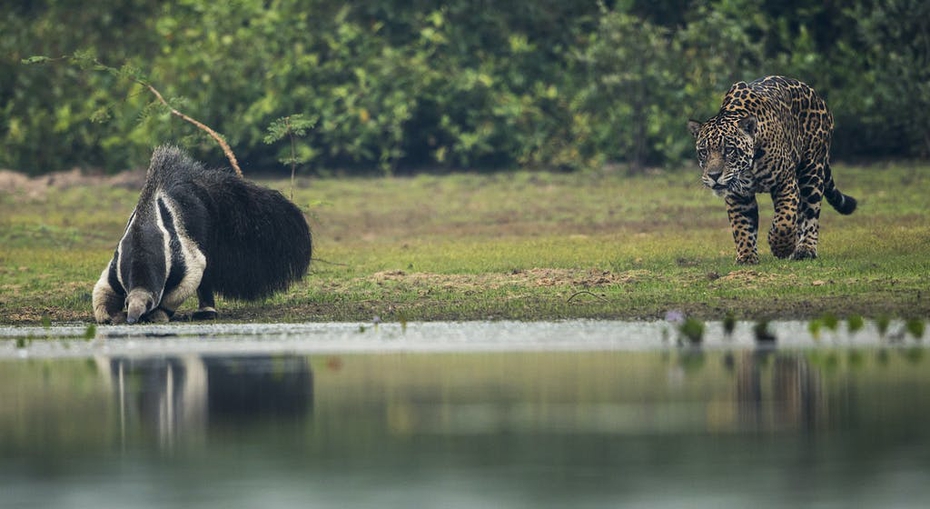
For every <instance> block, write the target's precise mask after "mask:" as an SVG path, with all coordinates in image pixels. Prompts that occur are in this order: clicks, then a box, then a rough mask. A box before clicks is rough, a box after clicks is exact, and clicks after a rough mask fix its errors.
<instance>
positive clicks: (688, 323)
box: [678, 316, 704, 345]
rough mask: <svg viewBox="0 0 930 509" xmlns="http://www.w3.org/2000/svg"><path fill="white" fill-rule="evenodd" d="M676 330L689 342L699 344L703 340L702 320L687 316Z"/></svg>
mask: <svg viewBox="0 0 930 509" xmlns="http://www.w3.org/2000/svg"><path fill="white" fill-rule="evenodd" d="M678 332H679V333H680V334H681V337H683V338H685V339H687V340H688V342H689V343H690V344H692V345H700V344H701V342H703V341H704V322H702V321H700V320H698V319H697V318H692V317H690V316H689V317H688V318H685V320H684V321H683V322H682V323H681V325H679V326H678Z"/></svg>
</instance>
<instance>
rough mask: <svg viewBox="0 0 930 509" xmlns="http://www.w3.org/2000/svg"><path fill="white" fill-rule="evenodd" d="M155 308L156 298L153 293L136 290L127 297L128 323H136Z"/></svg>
mask: <svg viewBox="0 0 930 509" xmlns="http://www.w3.org/2000/svg"><path fill="white" fill-rule="evenodd" d="M154 307H155V296H154V295H152V292H150V291H148V290H144V289H141V288H135V289H133V290H131V291H130V292H129V295H128V296H126V323H130V324H132V323H136V322H138V321H139V319H140V318H142V316H144V315H145V314H146V313H148V312H149V311H151V310H152V308H154Z"/></svg>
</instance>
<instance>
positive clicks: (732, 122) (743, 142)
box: [688, 114, 757, 196]
mask: <svg viewBox="0 0 930 509" xmlns="http://www.w3.org/2000/svg"><path fill="white" fill-rule="evenodd" d="M756 127H757V123H756V118H755V117H753V116H751V115H748V116H747V115H742V116H736V115H732V114H720V115H717V116H715V117H713V118H711V119H710V120H708V121H707V122H703V123H702V122H698V121H697V120H689V121H688V129H689V130H690V131H691V135H692V136H694V140H695V145H694V146H695V149H696V150H697V159H698V164H700V165H701V170H702V172H703V174H702V175H701V182H703V183H704V185H705V186H707V187H708V188H710V189H713V190H714V192H715V193H716V194H717V195H719V196H722V195H723V194H725V193H726V192H727V191H732V192H734V193H737V194H744V192H745V191H746V190H747V189H748V188H749V187H751V186H752V180H753V179H752V164H753V156H754V155H755V135H756Z"/></svg>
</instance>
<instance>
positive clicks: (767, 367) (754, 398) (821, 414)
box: [736, 349, 830, 431]
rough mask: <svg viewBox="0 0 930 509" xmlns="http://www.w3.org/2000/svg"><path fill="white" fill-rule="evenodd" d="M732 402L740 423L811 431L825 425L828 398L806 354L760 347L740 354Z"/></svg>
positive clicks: (827, 413) (757, 427) (772, 428)
mask: <svg viewBox="0 0 930 509" xmlns="http://www.w3.org/2000/svg"><path fill="white" fill-rule="evenodd" d="M740 356H741V357H742V359H741V360H742V362H740V363H739V369H738V371H737V376H736V402H737V408H738V411H739V415H740V419H741V421H742V422H743V424H744V425H747V426H751V427H753V428H756V429H770V430H806V431H811V430H814V429H817V428H818V427H822V426H825V425H827V424H828V423H827V419H828V417H829V404H830V402H829V401H828V400H827V399H825V398H824V394H823V386H822V383H821V375H820V372H819V371H818V370H817V369H813V368H812V367H811V365H810V362H809V361H808V360H807V358H806V357H804V356H803V355H799V354H796V353H795V354H788V355H786V354H783V353H776V352H775V351H774V350H771V349H760V350H756V351H751V352H743V353H741V354H740Z"/></svg>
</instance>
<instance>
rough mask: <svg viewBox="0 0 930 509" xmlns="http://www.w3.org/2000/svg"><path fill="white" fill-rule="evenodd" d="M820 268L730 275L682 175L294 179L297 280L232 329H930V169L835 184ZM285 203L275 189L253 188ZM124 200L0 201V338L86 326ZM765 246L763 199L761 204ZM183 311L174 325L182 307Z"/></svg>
mask: <svg viewBox="0 0 930 509" xmlns="http://www.w3.org/2000/svg"><path fill="white" fill-rule="evenodd" d="M834 173H835V176H836V178H837V183H838V185H839V187H840V189H842V190H843V191H844V192H846V193H847V194H851V195H853V196H855V197H856V198H858V199H859V202H860V208H859V210H858V211H857V212H856V213H855V214H853V215H852V216H840V215H839V214H838V213H836V212H835V211H833V210H832V209H829V208H825V210H824V213H823V215H822V221H821V224H822V228H821V238H820V247H819V254H820V258H819V259H817V260H814V261H807V262H792V261H784V260H777V259H775V258H774V257H772V255H771V253H770V252H769V251H768V247H767V244H766V243H765V240H764V238H763V239H762V241H761V245H760V254H761V255H762V256H761V257H762V261H761V263H760V264H759V265H756V266H740V265H736V264H735V263H734V261H733V259H734V254H735V250H734V247H733V245H732V239H731V236H730V232H729V228H728V226H727V222H726V214H725V211H724V206H723V203H722V201H721V200H720V199H718V198H716V197H714V196H713V195H712V194H711V193H710V192H708V191H706V190H704V189H702V188H701V186H700V184H699V182H698V176H697V174H696V172H695V171H684V170H683V171H679V172H670V173H658V174H655V175H647V176H639V177H635V178H628V177H625V176H624V175H619V174H614V173H594V172H591V173H575V174H562V173H529V172H521V173H516V174H491V175H475V174H459V175H451V176H418V177H413V178H372V179H303V180H300V181H299V182H298V188H297V189H296V190H295V197H294V201H295V202H296V203H297V204H298V205H300V206H301V207H302V208H304V209H305V210H307V211H308V213H309V216H310V218H311V225H312V227H313V231H314V242H315V248H316V250H315V253H314V258H315V261H314V262H313V263H312V265H311V274H310V275H309V276H308V277H307V278H306V279H305V280H304V281H302V282H300V283H298V284H297V285H295V286H294V287H293V288H292V289H291V290H290V291H288V292H287V293H285V294H281V295H278V296H276V297H274V298H272V299H269V300H268V301H265V302H260V303H240V302H229V301H223V300H220V302H219V306H220V312H221V316H222V318H223V319H224V320H231V321H333V320H338V321H343V320H348V321H369V320H372V319H373V317H375V316H378V317H380V318H381V319H382V320H385V321H399V320H407V321H413V320H471V319H521V320H536V319H544V320H545V319H562V318H582V317H586V318H622V319H653V318H658V317H662V316H664V315H665V313H666V312H667V311H669V310H672V309H676V310H681V311H683V312H685V313H687V314H689V315H692V316H695V317H698V318H702V319H722V318H723V316H724V315H725V314H726V313H727V312H728V311H732V312H733V313H734V315H735V316H736V317H737V318H743V319H777V318H780V319H786V318H797V319H804V318H811V317H816V316H820V315H822V314H824V313H827V312H829V313H834V314H836V315H838V316H840V317H845V316H849V315H852V314H858V315H862V316H865V317H875V316H879V315H882V314H885V315H889V316H894V317H902V318H907V317H919V318H925V317H927V316H928V315H930V300H928V297H930V295H928V293H930V200H928V199H927V196H926V191H927V190H928V189H930V168H928V167H924V166H912V165H887V166H870V167H847V166H842V165H841V166H839V167H837V168H835V172H834ZM263 183H264V184H265V185H269V186H271V187H275V188H278V189H281V190H282V191H284V192H285V194H288V193H289V189H288V186H289V183H288V181H286V180H280V181H272V182H263ZM137 193H138V191H137V190H126V189H117V188H108V187H106V186H103V185H100V186H89V187H73V188H69V189H56V188H50V189H47V190H45V191H44V192H43V193H40V194H38V195H35V196H33V195H29V196H27V195H25V194H15V193H10V192H5V191H0V323H4V324H25V323H40V322H41V320H42V319H43V317H44V318H46V319H50V320H51V321H52V322H62V321H90V320H91V319H92V315H91V305H90V291H91V288H92V287H93V284H94V282H95V281H96V279H97V277H98V276H99V274H100V271H102V270H103V268H104V266H105V265H106V263H107V262H108V260H109V258H110V256H111V255H112V252H113V248H114V246H115V243H116V241H117V240H118V239H119V237H120V235H121V234H122V230H123V227H124V225H125V221H126V219H127V218H128V216H129V213H130V212H131V210H132V207H133V206H134V204H135V201H136V198H137ZM759 199H760V209H761V211H762V218H761V222H762V224H763V225H765V226H764V230H766V231H767V223H768V221H770V219H771V201H770V200H769V199H768V198H767V197H764V196H760V197H759ZM195 300H196V299H192V300H191V301H190V302H188V303H187V304H186V306H185V308H182V311H184V310H188V309H192V308H193V306H194V305H195V304H196V302H195Z"/></svg>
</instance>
